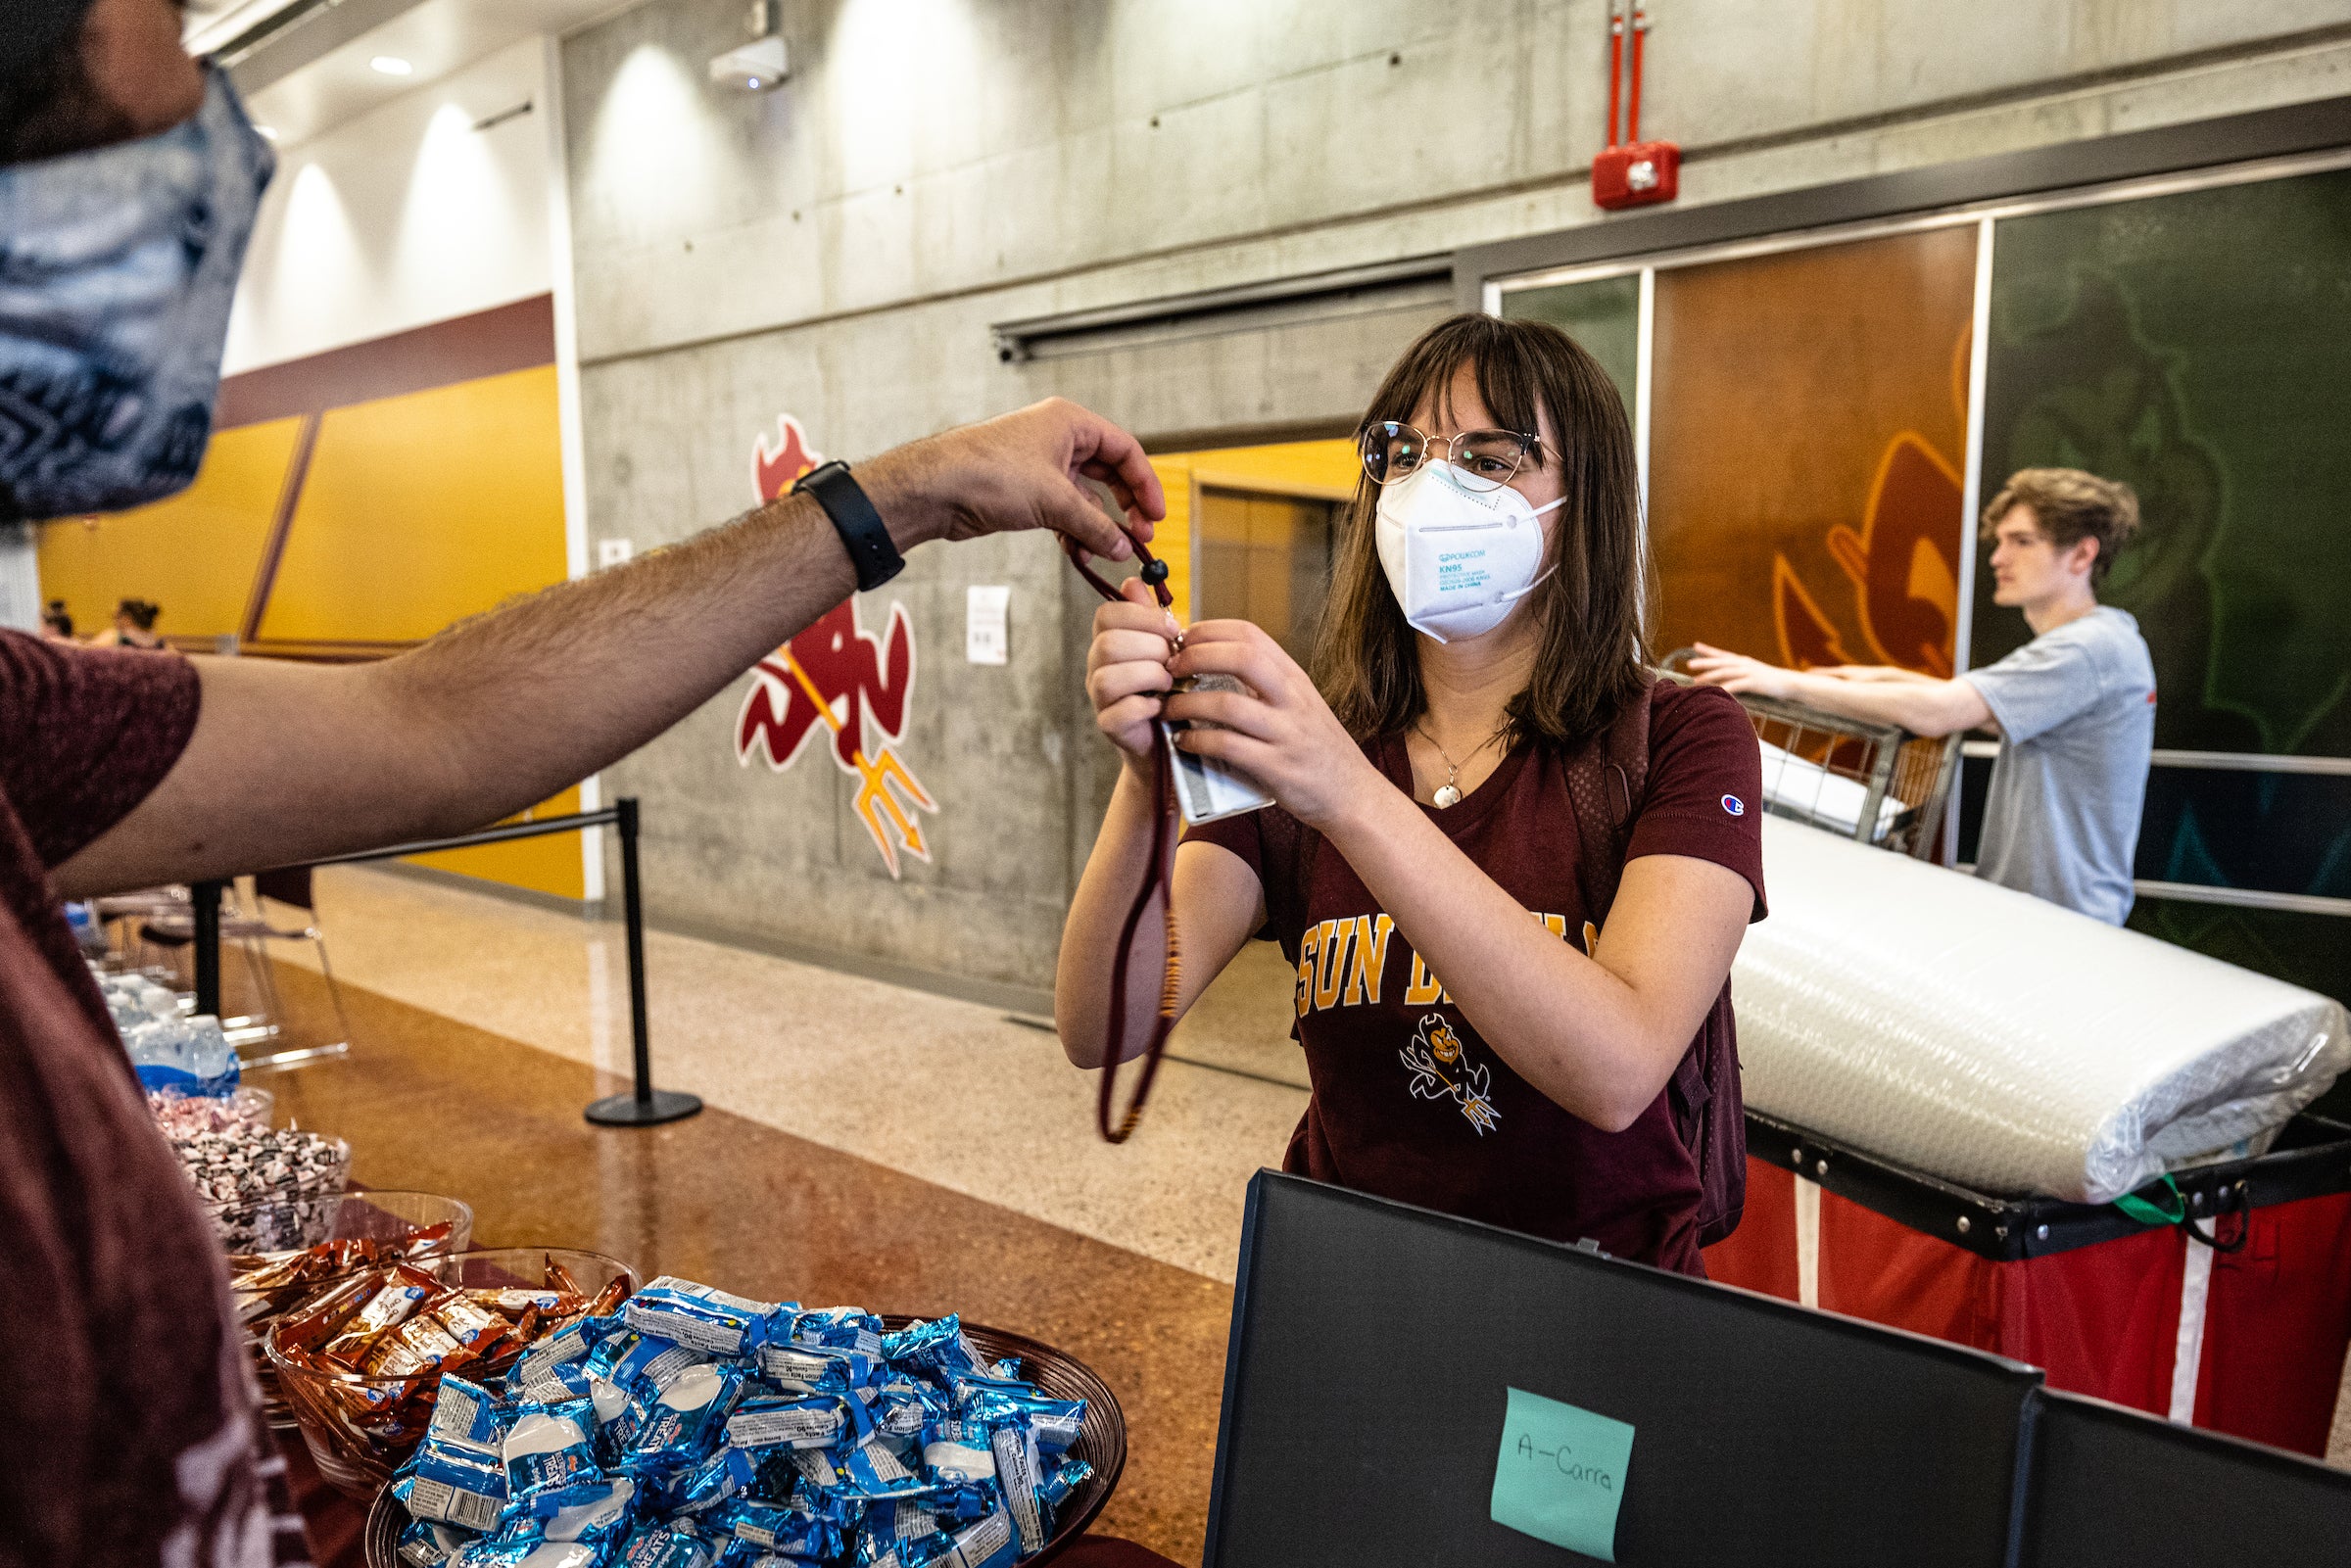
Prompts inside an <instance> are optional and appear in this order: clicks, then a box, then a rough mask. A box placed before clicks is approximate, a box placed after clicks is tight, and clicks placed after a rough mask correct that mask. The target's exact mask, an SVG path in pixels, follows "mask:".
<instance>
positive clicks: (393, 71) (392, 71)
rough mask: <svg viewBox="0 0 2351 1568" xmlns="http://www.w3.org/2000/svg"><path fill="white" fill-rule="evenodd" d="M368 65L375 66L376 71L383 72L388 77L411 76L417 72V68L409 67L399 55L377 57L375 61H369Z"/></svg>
mask: <svg viewBox="0 0 2351 1568" xmlns="http://www.w3.org/2000/svg"><path fill="white" fill-rule="evenodd" d="M367 64H369V65H370V66H373V67H374V68H375V69H376V70H378V71H382V72H383V73H384V74H385V75H387V76H411V75H414V74H415V72H416V68H415V67H414V66H411V65H409V64H408V62H407V61H405V60H403V59H401V58H400V56H398V55H377V56H376V57H375V58H374V59H373V60H370V61H368V62H367Z"/></svg>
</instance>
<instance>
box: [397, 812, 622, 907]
mask: <svg viewBox="0 0 2351 1568" xmlns="http://www.w3.org/2000/svg"><path fill="white" fill-rule="evenodd" d="M579 809H580V791H579V786H578V785H576V784H575V785H573V786H572V787H571V788H569V789H566V790H564V791H563V792H562V793H561V794H559V795H557V796H555V797H554V798H553V799H552V800H544V801H541V802H540V803H539V804H538V805H536V806H533V807H532V808H531V809H530V810H528V811H526V812H524V813H522V815H521V816H519V817H515V818H510V819H508V820H509V821H515V822H527V821H531V820H534V819H537V818H541V817H565V816H569V815H570V814H571V813H573V812H575V811H577V810H579ZM408 858H409V860H410V861H411V862H413V863H414V864H416V865H419V866H432V867H436V868H438V869H439V870H442V871H451V872H456V873H457V874H458V875H459V876H463V877H486V878H488V879H490V880H492V881H498V882H504V883H506V884H507V885H508V886H511V887H528V888H532V889H534V890H536V891H538V892H542V893H552V894H554V895H555V896H556V897H557V898H585V897H587V896H588V894H587V883H586V873H585V871H584V870H583V866H584V864H585V863H584V862H583V860H582V859H581V855H580V835H579V834H578V833H576V832H575V833H549V834H548V835H547V836H545V837H544V838H517V839H514V840H512V841H511V842H508V843H504V844H484V845H483V846H481V847H480V848H478V849H445V850H443V851H441V852H440V853H439V854H436V855H411V856H409V857H408Z"/></svg>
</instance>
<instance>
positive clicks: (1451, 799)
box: [1428, 784, 1462, 807]
mask: <svg viewBox="0 0 2351 1568" xmlns="http://www.w3.org/2000/svg"><path fill="white" fill-rule="evenodd" d="M1428 798H1429V799H1431V800H1433V801H1435V802H1436V803H1437V804H1438V805H1439V806H1441V807H1442V806H1451V805H1455V804H1457V803H1459V801H1460V800H1461V798H1462V792H1461V790H1459V789H1458V788H1456V787H1454V786H1453V785H1452V784H1439V785H1437V792H1436V793H1435V794H1433V795H1431V796H1429V797H1428Z"/></svg>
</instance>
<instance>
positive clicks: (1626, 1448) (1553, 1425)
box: [1492, 1389, 1633, 1562]
mask: <svg viewBox="0 0 2351 1568" xmlns="http://www.w3.org/2000/svg"><path fill="white" fill-rule="evenodd" d="M1632 1459H1633V1429H1632V1428H1631V1427H1630V1426H1627V1425H1626V1424H1625V1423H1624V1422H1622V1421H1614V1420H1610V1419H1609V1418H1608V1417H1607V1416H1605V1415H1595V1414H1593V1413H1592V1412H1591V1411H1590V1410H1585V1409H1579V1408H1577V1407H1576V1406H1575V1405H1572V1404H1562V1403H1560V1402H1559V1401H1558V1400H1547V1399H1545V1398H1544V1397H1543V1396H1542V1395H1540V1394H1529V1393H1527V1392H1526V1390H1524V1389H1512V1390H1511V1407H1510V1411H1509V1413H1508V1414H1506V1415H1505V1416H1504V1417H1503V1418H1502V1454H1501V1456H1500V1457H1499V1458H1497V1459H1496V1460H1495V1461H1494V1502H1493V1508H1492V1517H1493V1520H1494V1522H1495V1523H1496V1524H1498V1525H1508V1526H1510V1527H1511V1529H1512V1530H1515V1531H1518V1532H1519V1533H1520V1534H1522V1535H1529V1536H1533V1537H1534V1538H1535V1539H1536V1540H1537V1541H1548V1542H1550V1543H1551V1544H1553V1545H1555V1546H1565V1547H1566V1548H1567V1549H1568V1550H1569V1551H1580V1552H1582V1553H1583V1554H1584V1555H1585V1556H1587V1557H1598V1558H1599V1559H1600V1560H1601V1561H1603V1562H1614V1561H1615V1560H1616V1509H1617V1508H1618V1506H1619V1505H1621V1504H1622V1503H1623V1501H1624V1473H1625V1470H1626V1469H1627V1468H1628V1467H1629V1466H1630V1465H1631V1463H1632Z"/></svg>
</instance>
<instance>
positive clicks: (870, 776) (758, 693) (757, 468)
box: [735, 414, 938, 879]
mask: <svg viewBox="0 0 2351 1568" xmlns="http://www.w3.org/2000/svg"><path fill="white" fill-rule="evenodd" d="M776 425H777V433H778V436H779V437H780V440H779V442H778V444H777V445H776V446H775V447H774V448H772V449H771V448H770V447H769V446H768V444H767V441H766V440H765V438H761V439H759V440H757V441H755V442H754V443H753V444H752V449H751V482H752V484H753V486H754V487H755V488H756V490H757V491H758V495H759V499H760V501H761V503H763V504H764V503H765V502H767V501H771V500H774V499H776V498H777V497H778V496H781V495H783V494H784V493H785V492H786V491H789V490H790V489H792V485H793V484H794V483H795V482H796V481H797V480H798V479H799V478H800V476H801V475H803V474H806V473H808V472H810V471H811V470H813V469H814V468H815V467H816V466H817V464H818V463H820V462H822V461H823V460H824V459H823V457H822V456H821V455H820V454H819V453H818V452H816V451H814V450H813V449H811V448H810V447H809V445H808V439H807V436H806V434H805V433H804V432H803V431H802V430H801V429H800V422H799V421H798V420H797V419H794V418H793V417H792V415H790V414H785V415H783V416H781V417H780V418H779V419H777V421H776ZM913 695H914V625H913V623H912V622H911V621H910V620H908V619H907V616H906V606H905V605H903V604H897V603H892V604H891V605H890V607H889V625H888V630H887V631H886V632H885V633H884V634H883V635H881V636H879V637H877V636H875V635H874V634H873V633H872V632H869V631H867V630H866V629H865V626H864V624H863V622H862V621H861V620H860V619H859V617H858V611H857V600H856V598H855V596H854V595H852V596H850V597H848V598H845V599H843V600H841V601H840V603H839V604H838V605H835V606H834V607H833V609H831V610H830V611H828V612H827V613H826V614H824V615H823V616H820V617H819V618H818V619H817V620H816V622H815V623H814V624H812V625H811V626H810V627H809V628H808V629H807V630H806V631H804V632H802V633H801V634H800V635H799V636H798V637H795V638H793V639H792V641H789V642H787V643H785V644H784V645H783V646H782V647H780V648H778V649H776V651H775V652H773V653H771V654H769V655H768V656H767V657H766V658H764V659H761V660H760V661H759V663H758V665H757V666H756V667H755V668H754V669H753V670H752V672H751V689H750V690H748V691H746V692H744V698H743V709H742V711H741V712H740V713H738V714H737V715H736V718H735V760H736V761H737V762H738V763H740V764H741V765H742V766H744V767H746V768H747V767H749V766H750V765H751V758H752V757H753V756H754V755H762V756H765V757H766V758H767V765H768V767H770V768H771V769H773V770H775V771H776V772H777V773H782V772H783V771H784V770H785V769H787V768H789V767H791V766H792V763H793V762H794V761H796V760H798V758H799V755H800V752H801V751H802V750H804V749H805V748H806V746H807V744H808V741H809V738H810V737H811V736H814V735H815V734H816V732H817V729H818V728H819V726H821V727H822V728H823V729H825V730H826V731H827V732H829V734H830V737H831V739H832V742H833V746H832V749H833V761H834V764H835V766H837V767H839V768H840V771H841V772H842V773H844V774H847V775H848V776H849V777H850V778H852V779H855V780H856V781H857V794H856V799H855V802H854V809H855V810H856V813H857V820H858V821H859V822H861V823H863V824H864V825H865V831H866V832H867V834H868V835H869V836H871V837H872V839H873V841H874V848H875V849H877V850H878V851H880V852H881V855H882V864H883V865H884V866H886V867H888V869H889V875H890V876H891V877H892V878H893V879H894V878H896V877H897V876H898V875H899V866H898V856H899V854H900V853H901V852H903V853H905V854H909V855H912V856H914V857H915V859H917V860H922V861H928V860H929V859H930V858H931V845H930V841H929V840H928V839H926V838H925V837H924V836H923V824H922V818H921V817H920V816H919V815H918V813H921V812H926V811H927V812H933V813H936V811H937V810H938V803H937V802H936V801H935V800H933V799H932V798H931V793H930V791H929V790H927V789H925V788H924V787H923V784H922V781H921V780H919V779H917V778H916V777H915V776H914V772H913V770H911V769H910V768H908V767H907V766H906V764H905V763H904V762H903V761H902V760H901V759H900V758H899V756H898V753H897V750H896V748H897V747H898V746H899V745H900V744H901V743H902V742H903V740H904V737H905V734H906V713H907V708H908V704H909V702H910V700H911V699H912V697H913Z"/></svg>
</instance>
